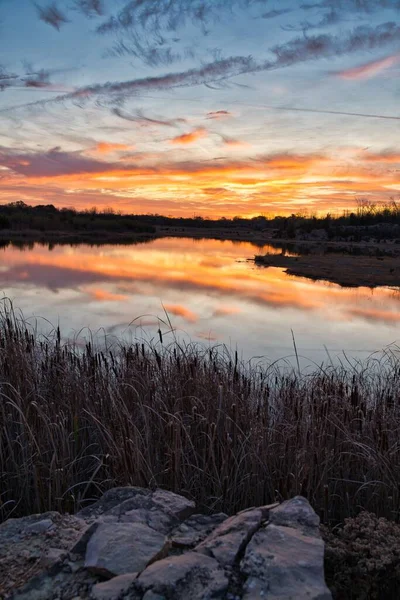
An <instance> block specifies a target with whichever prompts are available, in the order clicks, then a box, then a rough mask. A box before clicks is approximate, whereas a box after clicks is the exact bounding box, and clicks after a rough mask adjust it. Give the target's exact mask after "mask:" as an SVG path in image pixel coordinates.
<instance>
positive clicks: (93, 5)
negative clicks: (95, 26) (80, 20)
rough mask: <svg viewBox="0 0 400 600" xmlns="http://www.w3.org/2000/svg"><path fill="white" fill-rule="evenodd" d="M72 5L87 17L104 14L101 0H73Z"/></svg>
mask: <svg viewBox="0 0 400 600" xmlns="http://www.w3.org/2000/svg"><path fill="white" fill-rule="evenodd" d="M74 7H75V8H76V9H77V10H79V11H80V12H81V13H83V14H84V15H85V17H89V18H91V17H95V16H98V17H101V16H103V15H104V14H105V6H104V2H103V0H75V1H74Z"/></svg>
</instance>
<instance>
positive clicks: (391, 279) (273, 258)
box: [254, 252, 400, 288]
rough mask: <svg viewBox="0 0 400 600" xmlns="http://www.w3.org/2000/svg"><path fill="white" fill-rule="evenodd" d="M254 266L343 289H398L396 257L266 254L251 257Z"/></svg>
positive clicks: (398, 274) (399, 279) (399, 276)
mask: <svg viewBox="0 0 400 600" xmlns="http://www.w3.org/2000/svg"><path fill="white" fill-rule="evenodd" d="M254 261H255V264H256V265H258V266H265V267H281V268H283V269H285V271H286V273H288V275H295V276H297V277H307V278H308V279H312V280H314V281H319V280H324V281H330V282H332V283H337V284H339V285H341V286H345V287H359V286H364V287H370V288H374V287H378V286H391V287H398V286H400V267H399V257H398V256H379V255H378V256H376V255H375V256H371V255H370V256H368V255H367V254H365V255H360V254H354V255H351V254H340V253H332V252H331V253H329V254H328V253H326V254H325V253H322V252H321V253H320V254H306V255H305V256H287V255H284V254H277V255H273V254H266V255H265V256H255V259H254Z"/></svg>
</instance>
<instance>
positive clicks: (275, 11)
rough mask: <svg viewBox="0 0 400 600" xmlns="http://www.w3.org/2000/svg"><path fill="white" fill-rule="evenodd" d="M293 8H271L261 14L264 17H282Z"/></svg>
mask: <svg viewBox="0 0 400 600" xmlns="http://www.w3.org/2000/svg"><path fill="white" fill-rule="evenodd" d="M292 11H293V9H292V8H279V9H277V8H275V9H273V10H269V11H268V12H266V13H264V14H262V15H261V17H262V18H263V19H274V18H275V17H280V16H281V15H286V14H287V13H290V12H292Z"/></svg>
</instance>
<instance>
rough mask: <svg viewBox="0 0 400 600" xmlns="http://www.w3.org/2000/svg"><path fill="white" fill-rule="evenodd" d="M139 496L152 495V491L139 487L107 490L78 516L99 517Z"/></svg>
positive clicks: (83, 517) (84, 517) (85, 517)
mask: <svg viewBox="0 0 400 600" xmlns="http://www.w3.org/2000/svg"><path fill="white" fill-rule="evenodd" d="M138 496H143V497H148V496H151V491H150V490H145V489H143V488H139V487H118V488H112V489H111V490H108V491H107V492H105V493H104V494H103V495H102V497H101V498H100V499H99V500H97V502H95V503H94V504H91V505H90V506H87V507H85V508H83V509H82V510H80V511H79V512H78V513H77V515H76V516H77V517H80V518H81V519H86V520H88V519H97V518H98V517H99V516H100V515H103V514H104V513H107V512H108V511H110V510H111V509H113V508H115V507H116V506H118V505H120V504H122V503H123V502H124V501H125V500H128V499H129V498H135V497H138Z"/></svg>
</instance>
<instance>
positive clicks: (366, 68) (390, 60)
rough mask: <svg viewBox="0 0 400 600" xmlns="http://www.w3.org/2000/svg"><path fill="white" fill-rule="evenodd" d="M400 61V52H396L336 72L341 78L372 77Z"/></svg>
mask: <svg viewBox="0 0 400 600" xmlns="http://www.w3.org/2000/svg"><path fill="white" fill-rule="evenodd" d="M398 63H400V54H399V53H396V54H391V55H390V56H386V57H385V58H380V59H379V60H372V61H370V62H367V63H364V64H363V65H360V66H358V67H352V68H351V69H344V70H343V71H336V73H334V74H335V75H336V76H337V77H340V78H341V79H349V80H358V79H370V78H371V77H375V76H376V75H379V74H380V73H382V71H385V70H386V69H390V67H393V66H394V65H396V64H398Z"/></svg>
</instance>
